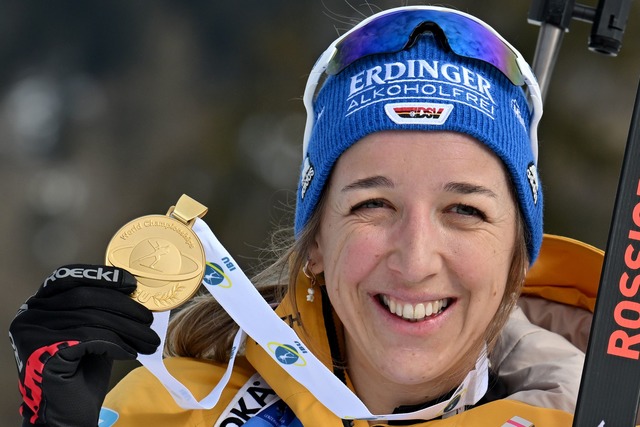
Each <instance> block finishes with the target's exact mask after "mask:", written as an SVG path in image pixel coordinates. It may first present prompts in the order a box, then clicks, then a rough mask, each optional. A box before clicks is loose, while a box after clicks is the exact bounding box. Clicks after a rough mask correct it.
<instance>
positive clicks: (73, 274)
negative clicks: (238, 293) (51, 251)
mask: <svg viewBox="0 0 640 427" xmlns="http://www.w3.org/2000/svg"><path fill="white" fill-rule="evenodd" d="M136 283H137V281H136V279H135V277H134V276H133V275H132V274H131V273H129V272H128V271H126V270H125V269H123V268H119V267H112V266H106V265H90V264H71V265H65V266H63V267H60V268H58V269H56V270H55V271H54V272H53V273H51V275H50V276H49V277H47V278H46V279H45V280H44V282H43V283H42V286H41V287H40V289H39V290H38V292H37V293H36V295H35V296H38V297H47V296H50V295H53V294H56V293H59V292H63V291H65V290H67V289H70V288H74V287H77V286H91V287H101V288H111V289H115V290H117V291H120V292H122V293H125V294H130V293H132V292H133V291H135V289H136Z"/></svg>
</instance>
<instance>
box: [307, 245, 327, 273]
mask: <svg viewBox="0 0 640 427" xmlns="http://www.w3.org/2000/svg"><path fill="white" fill-rule="evenodd" d="M308 260H309V271H310V272H311V273H313V274H320V273H322V272H323V271H324V256H323V254H322V248H321V247H320V244H319V243H318V239H317V238H316V239H314V240H313V244H312V245H311V247H310V248H309V253H308Z"/></svg>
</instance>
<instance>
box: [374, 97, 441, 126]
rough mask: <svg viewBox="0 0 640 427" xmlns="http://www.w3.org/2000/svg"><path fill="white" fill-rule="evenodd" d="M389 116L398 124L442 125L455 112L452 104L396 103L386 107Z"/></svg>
mask: <svg viewBox="0 0 640 427" xmlns="http://www.w3.org/2000/svg"><path fill="white" fill-rule="evenodd" d="M384 109H385V112H386V113H387V116H388V117H389V118H390V119H391V120H393V121H394V122H395V123H398V124H423V125H425V124H429V125H441V124H444V123H445V122H446V121H447V118H448V117H449V114H451V111H452V110H453V105H451V104H435V103H431V102H429V103H404V102H403V103H394V104H387V105H385V107H384Z"/></svg>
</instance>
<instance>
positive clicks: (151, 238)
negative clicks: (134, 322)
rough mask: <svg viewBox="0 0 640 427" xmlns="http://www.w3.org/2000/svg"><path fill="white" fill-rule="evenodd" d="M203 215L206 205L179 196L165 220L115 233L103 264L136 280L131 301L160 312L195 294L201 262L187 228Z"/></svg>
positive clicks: (139, 222) (151, 219)
mask: <svg viewBox="0 0 640 427" xmlns="http://www.w3.org/2000/svg"><path fill="white" fill-rule="evenodd" d="M206 213H207V207H206V206H203V205H201V204H200V203H198V202H196V201H195V200H193V199H192V198H190V197H189V196H187V195H186V194H183V195H182V197H180V199H179V200H178V203H176V206H172V207H171V208H169V211H168V212H167V214H166V215H148V216H143V217H140V218H137V219H134V220H133V221H130V222H128V223H127V224H125V225H124V226H123V227H122V228H120V230H118V231H117V232H116V234H115V235H114V236H113V237H112V238H111V242H109V245H108V246H107V254H106V263H107V265H113V266H116V267H121V268H124V269H126V270H128V271H129V272H130V273H131V274H133V275H134V276H135V278H136V279H137V280H138V286H137V289H136V290H135V292H134V293H133V294H132V295H131V297H132V298H134V299H135V300H136V301H138V302H140V303H141V304H142V305H144V306H145V307H147V308H148V309H150V310H153V311H165V310H171V309H172V308H175V307H178V306H180V305H182V304H183V303H184V302H186V301H187V300H188V299H190V298H191V297H192V296H193V295H194V294H195V293H196V292H197V290H198V288H199V286H200V283H201V282H202V278H203V276H204V270H205V263H206V259H205V254H204V248H203V247H202V243H201V242H200V239H199V238H198V236H197V235H196V233H195V232H194V231H193V230H192V229H191V227H192V226H193V223H194V222H195V220H196V218H197V217H203V216H204V215H205V214H206Z"/></svg>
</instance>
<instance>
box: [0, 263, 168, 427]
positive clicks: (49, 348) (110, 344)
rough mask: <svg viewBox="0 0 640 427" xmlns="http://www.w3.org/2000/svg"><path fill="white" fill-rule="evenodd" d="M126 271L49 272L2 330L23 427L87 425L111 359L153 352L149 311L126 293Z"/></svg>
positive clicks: (93, 418) (79, 268)
mask: <svg viewBox="0 0 640 427" xmlns="http://www.w3.org/2000/svg"><path fill="white" fill-rule="evenodd" d="M135 289H136V279H135V278H134V277H133V276H132V275H131V274H130V273H129V272H127V271H126V270H123V269H121V268H116V267H107V266H98V265H83V264H78V265H68V266H65V267H61V268H59V269H57V270H56V271H54V272H53V274H52V275H51V276H49V277H48V278H47V279H46V280H45V281H44V283H43V284H42V286H41V287H40V289H39V290H38V292H37V293H36V294H35V295H34V296H32V297H31V298H29V299H28V300H27V302H26V303H25V304H23V305H22V307H20V310H19V311H18V314H17V315H16V317H15V319H14V320H13V322H12V323H11V326H10V327H9V337H10V338H11V341H12V346H13V348H14V352H15V356H16V362H17V364H18V374H19V377H20V384H19V387H20V392H21V394H22V399H23V403H22V405H21V407H20V413H21V414H22V416H23V419H24V422H23V426H31V425H45V426H49V427H54V426H55V427H61V426H74V427H85V426H87V427H89V426H90V427H95V426H96V425H97V424H98V414H99V412H100V407H101V405H102V402H103V400H104V397H105V395H106V393H107V389H108V386H109V377H110V374H111V366H112V364H113V360H114V359H120V360H126V359H135V358H136V357H137V355H138V353H143V354H150V353H153V352H154V351H155V350H156V348H157V347H158V345H159V344H160V339H159V338H158V335H157V334H156V333H155V332H154V331H153V330H152V329H151V328H150V325H151V322H152V321H153V316H152V313H151V311H149V310H148V309H147V308H145V307H144V306H142V305H141V304H139V303H137V302H135V301H134V300H133V299H131V298H130V297H129V296H128V295H129V294H131V293H132V292H133V291H134V290H135Z"/></svg>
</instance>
